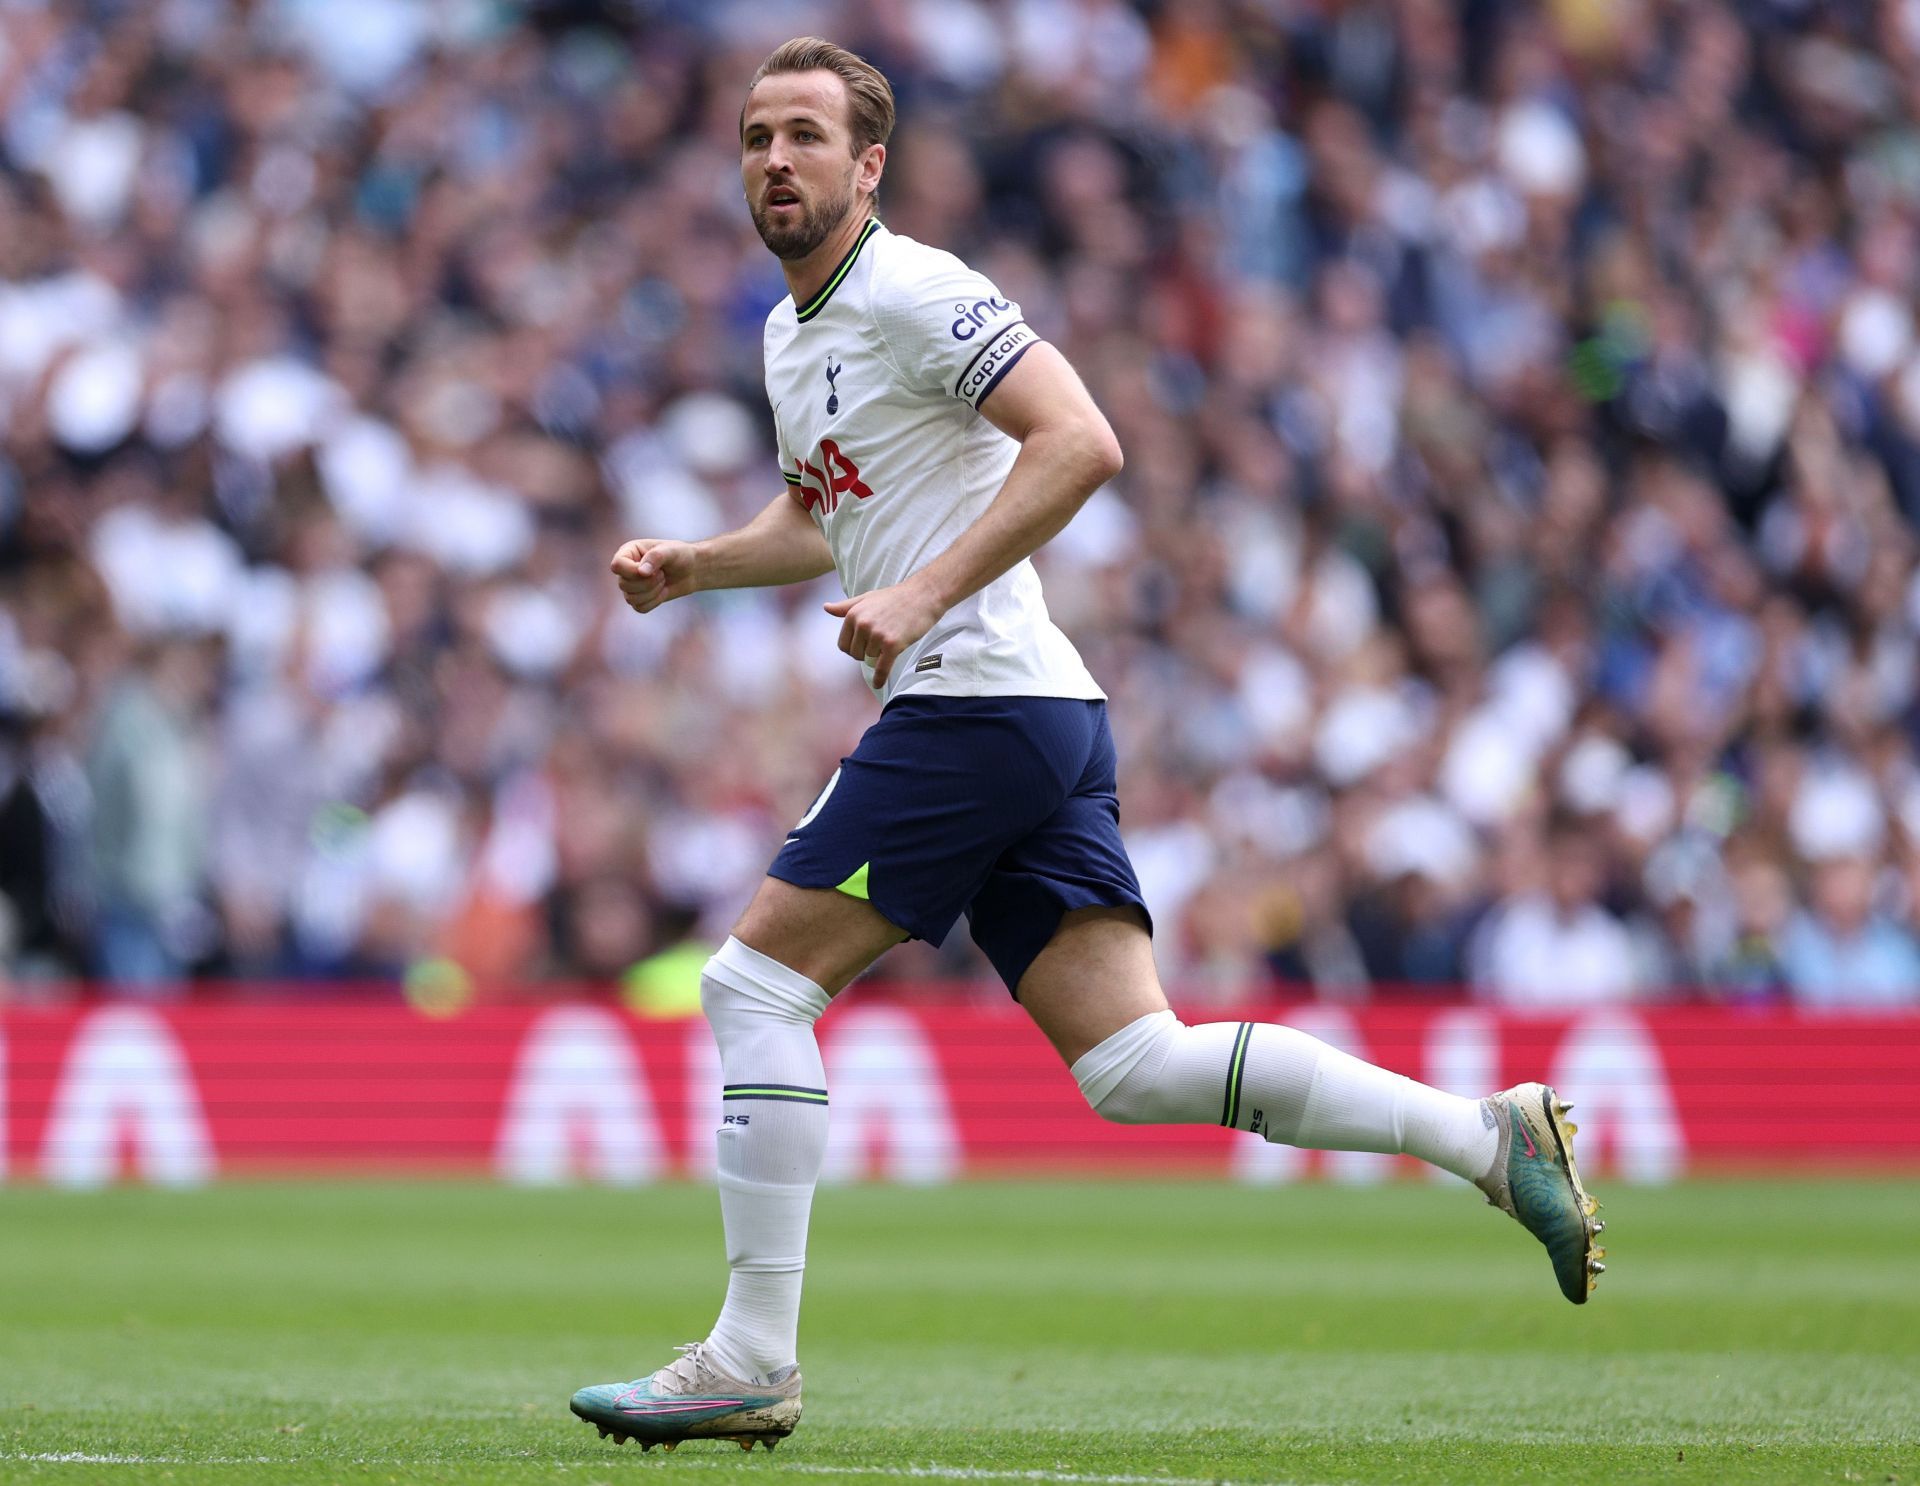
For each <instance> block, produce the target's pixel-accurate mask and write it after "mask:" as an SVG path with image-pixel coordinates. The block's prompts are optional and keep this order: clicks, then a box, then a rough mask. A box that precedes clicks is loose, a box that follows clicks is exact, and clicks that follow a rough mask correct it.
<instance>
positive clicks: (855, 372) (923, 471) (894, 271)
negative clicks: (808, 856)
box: [766, 220, 1105, 701]
mask: <svg viewBox="0 0 1920 1486" xmlns="http://www.w3.org/2000/svg"><path fill="white" fill-rule="evenodd" d="M1038 340H1039V336H1037V335H1036V334H1035V333H1034V331H1033V329H1032V328H1031V327H1030V326H1029V325H1028V324H1027V323H1026V321H1025V320H1023V319H1022V318H1021V316H1020V307H1019V306H1018V305H1016V304H1013V303H1010V302H1009V301H1008V300H1005V299H1003V298H1001V297H1000V294H999V292H998V291H997V290H996V289H995V288H994V287H993V285H992V284H990V283H989V282H988V281H987V280H986V279H985V278H984V277H982V276H981V275H980V274H977V273H975V272H974V271H973V270H972V269H970V268H968V267H967V266H966V265H965V264H964V263H962V262H961V261H960V260H959V259H958V258H956V257H954V256H953V255H952V254H951V253H946V252H942V251H941V250H940V249H938V248H930V247H927V246H926V245H925V244H924V243H917V242H915V241H914V240H913V239H912V238H908V237H898V236H896V235H895V234H893V233H891V232H889V231H887V229H886V228H885V227H882V226H881V225H880V223H879V222H878V221H877V220H875V221H870V222H869V223H868V224H867V226H866V227H865V229H864V230H863V231H862V232H861V235H860V237H859V239H858V241H856V242H855V243H854V245H853V249H852V251H850V252H849V253H848V254H847V256H846V258H845V259H844V260H843V261H842V262H841V263H840V265H839V267H837V268H836V269H835V270H834V272H833V275H832V277H831V278H829V279H828V280H827V282H826V284H825V285H824V286H823V287H822V288H821V289H820V291H819V292H818V293H817V294H815V295H814V296H813V297H812V299H810V300H809V301H808V302H807V303H806V304H805V305H801V306H796V305H795V304H794V302H793V300H792V298H791V297H788V298H787V299H784V300H782V301H781V302H780V304H779V305H778V306H777V307H776V308H775V309H774V311H773V313H772V314H771V315H769V316H767V339H766V362H767V400H768V401H769V402H771V403H772V404H773V422H774V428H775V431H776V434H777V436H778V439H779V444H780V467H781V472H782V473H783V474H784V475H785V476H786V480H787V488H788V492H789V494H791V495H792V496H793V497H794V499H796V500H798V501H800V502H801V504H802V505H804V506H805V507H806V509H807V511H808V512H809V513H810V514H811V515H812V517H813V519H814V522H815V523H816V524H817V525H818V526H819V528H820V530H821V531H822V532H823V533H824V534H825V535H826V538H827V543H828V545H829V546H830V547H831V548H832V549H833V565H834V567H835V568H836V569H837V570H838V572H839V575H840V582H841V585H842V587H844V588H845V589H846V591H847V594H848V595H849V596H850V597H851V596H854V595H858V594H862V593H867V592H870V591H872V590H873V589H876V588H886V587H888V586H890V585H892V584H895V583H898V582H900V581H901V580H902V579H904V578H906V577H907V576H909V575H910V574H912V573H914V572H916V571H918V570H919V569H921V568H923V567H925V566H926V565H927V564H928V563H929V562H931V561H932V560H933V559H934V558H935V557H938V556H939V555H940V554H941V553H942V552H944V551H945V550H946V549H947V548H948V547H949V546H951V545H952V543H953V541H954V539H955V538H956V537H958V536H959V535H960V533H961V532H963V531H965V530H966V529H967V528H968V527H969V526H971V525H972V524H973V523H974V522H975V521H976V520H977V519H979V517H980V514H981V513H982V512H983V511H985V510H986V509H987V507H988V506H989V505H990V504H991V503H992V501H993V498H994V497H995V496H996V495H997V494H999V492H1000V487H1001V485H1002V484H1003V483H1004V482H1005V480H1006V478H1007V472H1008V471H1009V470H1010V469H1012V468H1013V461H1014V458H1015V456H1016V455H1017V454H1018V453H1019V445H1018V444H1017V443H1015V442H1014V440H1012V439H1010V438H1008V437H1007V436H1006V435H1005V434H1003V433H1002V432H1000V430H999V429H997V428H995V427H994V426H993V425H992V424H991V423H989V422H988V421H987V420H986V418H984V417H983V416H982V415H981V413H980V411H979V409H980V404H981V403H982V402H983V401H985V400H986V398H987V397H989V396H990V395H991V394H992V392H993V389H994V388H995V386H997V385H998V384H999V381H1000V379H1001V378H1002V377H1004V376H1005V375H1006V374H1007V372H1008V371H1009V370H1010V369H1011V368H1012V367H1013V365H1014V363H1015V362H1017V361H1018V360H1019V359H1020V358H1021V356H1022V355H1024V354H1025V353H1026V352H1027V350H1028V349H1029V348H1030V347H1032V346H1033V345H1034V344H1035V342H1037V341H1038ZM866 671H867V684H868V685H869V686H871V685H872V684H873V668H872V667H871V666H868V667H867V668H866ZM907 692H912V693H914V694H915V695H925V696H947V697H979V696H1026V697H1080V698H1086V699H1093V698H1099V697H1103V696H1104V695H1105V693H1104V692H1102V691H1101V690H1100V688H1099V686H1098V685H1096V684H1095V682H1094V679H1093V677H1092V676H1091V675H1090V674H1088V672H1087V668H1086V666H1085V665H1084V664H1083V663H1082V662H1081V659H1080V655H1079V652H1077V651H1076V650H1075V649H1074V648H1073V643H1072V641H1070V640H1068V639H1067V637H1066V636H1065V635H1063V634H1062V633H1061V632H1060V630H1059V629H1058V628H1057V627H1056V626H1055V625H1054V623H1053V621H1052V620H1051V619H1050V618H1048V616H1047V605H1046V600H1045V599H1043V598H1042V597H1041V595H1040V577H1039V575H1038V574H1037V573H1035V572H1034V570H1033V564H1032V563H1031V562H1028V561H1025V560H1022V561H1021V562H1018V563H1016V564H1015V565H1014V566H1013V567H1012V568H1011V569H1009V570H1008V571H1007V572H1006V573H1003V574H1002V575H1001V576H1000V577H998V578H996V579H994V581H993V582H991V583H989V584H988V585H987V586H986V587H985V588H983V589H981V590H980V591H979V592H978V593H975V594H973V595H972V596H970V597H968V598H965V599H962V600H961V601H960V602H959V603H957V604H955V605H954V606H953V608H951V609H949V610H948V611H947V612H946V613H945V614H944V615H943V616H941V618H940V619H939V620H938V621H937V622H936V623H935V624H934V626H933V628H932V629H931V630H929V631H928V632H927V634H926V636H925V637H924V638H923V639H922V640H921V641H920V642H919V643H918V644H917V645H914V646H913V647H911V648H910V649H908V650H907V651H906V652H905V653H904V654H903V655H901V656H900V657H899V658H898V659H897V660H896V661H895V662H894V665H893V674H892V675H891V676H890V677H889V678H888V681H887V687H886V691H885V693H884V696H883V700H885V701H891V700H892V699H893V698H894V697H896V696H900V695H902V694H904V693H907Z"/></svg>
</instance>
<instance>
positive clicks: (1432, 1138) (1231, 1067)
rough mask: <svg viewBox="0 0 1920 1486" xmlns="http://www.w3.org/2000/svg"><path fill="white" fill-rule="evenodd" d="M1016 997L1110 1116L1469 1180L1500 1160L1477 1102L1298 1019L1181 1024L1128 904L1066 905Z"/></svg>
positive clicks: (1494, 1136) (1491, 1126)
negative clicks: (1406, 1162) (1397, 1161)
mask: <svg viewBox="0 0 1920 1486" xmlns="http://www.w3.org/2000/svg"><path fill="white" fill-rule="evenodd" d="M1019 999H1020V1004H1021V1005H1022V1006H1024V1007H1025V1008H1026V1009H1027V1013H1028V1015H1030V1016H1031V1017H1032V1018H1033V1019H1034V1021H1035V1022H1036V1023H1037V1024H1038V1025H1039V1027H1040V1030H1041V1031H1042V1032H1044V1033H1046V1034H1047V1037H1048V1039H1049V1040H1050V1041H1051V1042H1052V1043H1053V1045H1054V1047H1055V1048H1056V1049H1057V1050H1058V1051H1059V1053H1060V1056H1061V1057H1062V1058H1063V1059H1065V1060H1066V1062H1067V1063H1068V1065H1069V1066H1070V1067H1071V1068H1072V1069H1073V1075H1074V1077H1075V1078H1076V1079H1077V1080H1078V1081H1079V1083H1080V1087H1081V1089H1082V1090H1083V1091H1084V1092H1085V1093H1086V1096H1087V1099H1088V1102H1089V1103H1091V1104H1092V1105H1093V1107H1094V1108H1095V1109H1096V1110H1097V1111H1098V1112H1099V1113H1100V1114H1101V1115H1103V1116H1104V1117H1105V1118H1107V1119H1110V1120H1117V1121H1119V1122H1121V1123H1123V1124H1147V1125H1165V1124H1178V1125H1232V1126H1234V1127H1236V1128H1238V1129H1241V1130H1251V1131H1253V1132H1254V1133H1255V1134H1258V1135H1263V1136H1265V1137H1266V1138H1267V1139H1268V1140H1271V1141H1278V1142H1279V1143H1281V1144H1283V1145H1296V1146H1305V1147H1306V1148H1308V1149H1310V1150H1323V1151H1393V1152H1405V1153H1406V1154H1408V1155H1411V1156H1418V1157H1419V1158H1420V1159H1421V1160H1423V1161H1430V1162H1432V1163H1433V1164H1434V1165H1435V1166H1440V1167H1443V1168H1445V1169H1446V1170H1448V1171H1451V1172H1453V1173H1454V1174H1455V1175H1456V1176H1463V1177H1466V1178H1467V1179H1468V1180H1469V1181H1474V1180H1477V1179H1479V1178H1480V1177H1482V1176H1485V1175H1486V1173H1487V1170H1488V1168H1489V1167H1490V1166H1492V1164H1493V1158H1494V1154H1495V1150H1496V1148H1497V1147H1498V1145H1499V1139H1500V1137H1499V1132H1498V1131H1497V1130H1496V1128H1495V1127H1494V1123H1493V1120H1492V1118H1491V1116H1489V1115H1487V1114H1486V1113H1485V1112H1484V1109H1483V1105H1482V1102H1481V1101H1479V1100H1476V1099H1463V1098H1461V1097H1459V1096H1458V1095H1456V1094H1448V1093H1445V1092H1443V1091H1442V1090H1439V1089H1433V1088H1428V1087H1427V1086H1426V1085H1425V1084H1419V1083H1415V1082H1414V1081H1413V1080H1412V1079H1410V1078H1403V1077H1401V1076H1400V1075H1399V1074H1397V1073H1389V1072H1388V1071H1387V1070H1386V1069H1384V1068H1376V1067H1374V1066H1373V1065H1372V1064H1371V1063H1363V1062H1361V1061H1360V1059H1358V1058H1355V1057H1351V1056H1349V1055H1348V1054H1346V1053H1343V1052H1341V1051H1340V1050H1339V1049H1338V1048H1335V1047H1330V1046H1329V1045H1328V1044H1326V1043H1324V1042H1322V1041H1320V1040H1319V1039H1318V1038H1317V1037H1310V1036H1308V1035H1307V1034H1306V1033H1305V1032H1300V1031H1296V1030H1295V1029H1294V1028H1292V1027H1282V1026H1277V1025H1272V1024H1267V1023H1261V1022H1203V1023H1201V1024H1200V1025H1198V1026H1193V1027H1189V1026H1185V1025H1183V1024H1182V1023H1181V1022H1180V1021H1179V1020H1178V1019H1177V1018H1176V1017H1175V1016H1174V1014H1173V1012H1172V1011H1171V1010H1169V1009H1168V1006H1167V998H1166V995H1165V993H1163V992H1162V991H1161V989H1160V979H1159V976H1158V974H1157V973H1156V972H1155V970H1154V965H1153V945H1152V942H1151V941H1150V940H1149V939H1148V938H1147V932H1146V930H1145V928H1143V927H1142V926H1141V923H1140V917H1139V914H1138V913H1137V912H1135V911H1134V910H1133V909H1130V908H1083V909H1079V910H1076V911H1075V912H1072V913H1069V914H1066V915H1065V916H1064V917H1063V918H1062V919H1061V921H1060V929H1059V932H1057V933H1056V934H1055V935H1054V937H1053V939H1052V940H1051V941H1050V942H1049V943H1048V945H1047V947H1046V948H1045V949H1043V950H1042V951H1041V952H1040V954H1039V957H1038V958H1036V959H1035V960H1034V962H1033V964H1032V965H1031V966H1030V967H1029V968H1028V970H1027V973H1026V974H1025V975H1024V976H1022V977H1021V980H1020V987H1019Z"/></svg>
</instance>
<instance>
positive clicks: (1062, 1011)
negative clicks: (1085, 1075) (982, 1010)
mask: <svg viewBox="0 0 1920 1486" xmlns="http://www.w3.org/2000/svg"><path fill="white" fill-rule="evenodd" d="M1016 994H1017V995H1018V997H1019V1001H1020V1004H1021V1005H1022V1006H1024V1007H1025V1008H1026V1010H1027V1015H1028V1016H1030V1017H1032V1018H1033V1020H1034V1024H1035V1025H1036V1026H1038V1027H1039V1028H1040V1030H1041V1031H1042V1032H1044V1033H1045V1034H1046V1037H1047V1041H1049V1042H1051V1043H1052V1044H1053V1046H1054V1050H1055V1051H1056V1052H1058V1053H1059V1054H1060V1056H1061V1058H1063V1059H1064V1060H1065V1061H1066V1062H1067V1063H1068V1064H1073V1063H1076V1062H1078V1061H1079V1060H1080V1059H1081V1058H1082V1057H1083V1056H1085V1055H1086V1054H1087V1053H1088V1052H1090V1051H1092V1050H1093V1049H1094V1048H1096V1047H1098V1046H1099V1045H1100V1044H1101V1043H1103V1042H1105V1041H1106V1040H1107V1039H1108V1038H1109V1037H1111V1036H1112V1035H1113V1034H1114V1033H1115V1032H1118V1031H1119V1030H1120V1029H1121V1028H1122V1027H1124V1026H1126V1025H1127V1024H1128V1023H1130V1022H1136V1021H1138V1020H1139V1019H1140V1018H1141V1017H1143V1016H1151V1015H1152V1014H1153V1013H1154V1012H1156V1011H1165V1010H1166V1009H1167V997H1166V992H1164V991H1163V990H1161V988H1160V974H1159V972H1158V971H1157V970H1156V969H1155V968H1154V964H1153V940H1152V938H1151V936H1149V935H1148V933H1147V926H1146V921H1145V917H1144V915H1143V914H1142V913H1141V911H1140V910H1139V909H1138V908H1134V907H1120V908H1076V909H1073V910H1072V911H1070V912H1068V913H1064V914H1062V915H1061V917H1060V927H1059V928H1058V929H1056V930H1055V931H1054V935H1053V937H1052V938H1051V939H1049V940H1048V941H1047V945H1046V948H1044V949H1043V950H1041V951H1040V953H1039V954H1038V955H1036V956H1035V957H1034V961H1033V963H1032V964H1031V965H1029V966H1028V967H1027V973H1026V974H1025V975H1023V976H1021V977H1020V984H1019V986H1018V988H1017V991H1016Z"/></svg>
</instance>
